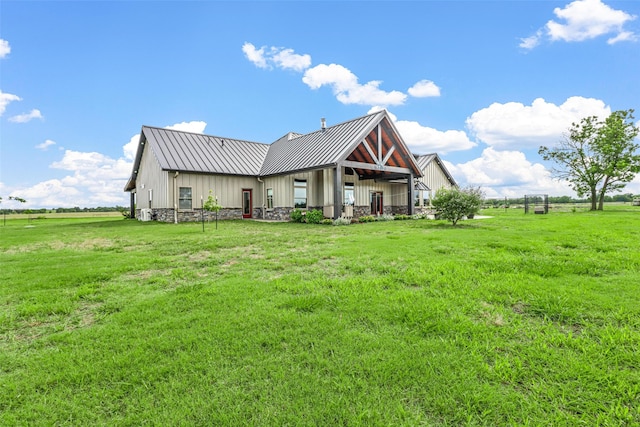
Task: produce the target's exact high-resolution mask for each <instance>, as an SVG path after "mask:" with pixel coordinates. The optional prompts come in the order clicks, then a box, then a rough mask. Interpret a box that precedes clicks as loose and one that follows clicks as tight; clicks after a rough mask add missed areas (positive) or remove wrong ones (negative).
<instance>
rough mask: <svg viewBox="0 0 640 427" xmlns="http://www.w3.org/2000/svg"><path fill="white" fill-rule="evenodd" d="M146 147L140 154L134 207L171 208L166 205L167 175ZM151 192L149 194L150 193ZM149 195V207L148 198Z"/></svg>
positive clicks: (167, 191) (168, 188) (168, 187)
mask: <svg viewBox="0 0 640 427" xmlns="http://www.w3.org/2000/svg"><path fill="white" fill-rule="evenodd" d="M149 148H150V147H149V146H147V147H146V148H145V150H144V151H143V152H142V158H141V159H140V165H139V167H138V171H139V174H138V176H137V178H136V207H137V208H138V209H143V208H149V207H151V208H165V207H173V202H171V203H172V204H171V206H169V205H168V203H169V202H170V199H169V196H170V194H169V193H170V191H171V187H170V186H169V181H168V180H167V173H166V172H165V171H163V170H162V169H161V168H160V165H159V164H158V161H157V160H156V158H155V156H154V154H153V152H152V151H151V150H150V149H149ZM150 192H151V193H150ZM150 195H151V206H150V205H149V196H150Z"/></svg>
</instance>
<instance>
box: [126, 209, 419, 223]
mask: <svg viewBox="0 0 640 427" xmlns="http://www.w3.org/2000/svg"><path fill="white" fill-rule="evenodd" d="M293 210H294V208H286V207H278V208H273V209H269V210H266V209H265V210H264V218H263V216H262V208H254V209H253V212H252V214H253V217H252V219H266V220H270V221H289V220H290V219H291V212H292V211H293ZM312 210H320V211H322V207H310V208H309V209H307V211H312ZM425 210H426V209H425ZM407 211H408V210H407V206H385V207H384V213H385V214H388V215H397V214H405V215H406V213H407ZM415 211H416V212H415V213H420V208H416V209H415ZM135 214H136V218H138V219H140V209H136V212H135ZM366 215H371V207H370V206H354V207H353V217H354V218H360V217H361V216H366ZM215 219H216V213H215V212H209V211H204V220H205V221H215ZM218 219H219V220H226V219H243V218H242V209H240V208H222V209H220V211H219V212H218ZM151 220H152V221H159V222H170V223H171V222H174V221H175V215H174V210H173V209H168V208H165V209H162V208H156V209H152V211H151ZM198 221H202V210H201V209H192V210H187V211H180V210H179V211H178V222H198Z"/></svg>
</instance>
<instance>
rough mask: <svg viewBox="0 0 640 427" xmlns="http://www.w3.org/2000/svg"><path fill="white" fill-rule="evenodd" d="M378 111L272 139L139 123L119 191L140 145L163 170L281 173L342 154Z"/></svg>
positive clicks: (137, 162)
mask: <svg viewBox="0 0 640 427" xmlns="http://www.w3.org/2000/svg"><path fill="white" fill-rule="evenodd" d="M384 117H388V116H387V113H386V110H382V111H378V112H376V113H373V114H369V115H366V116H363V117H359V118H357V119H353V120H349V121H346V122H343V123H340V124H337V125H334V126H330V127H327V128H326V129H324V130H317V131H315V132H311V133H308V134H305V135H301V134H297V133H294V132H289V133H287V134H285V135H284V136H282V137H281V138H279V139H278V140H277V141H275V142H274V143H272V144H264V143H260V142H251V141H245V140H239V139H233V138H221V137H218V136H211V135H203V134H198V133H192V132H184V131H177V130H171V129H164V128H157V127H151V126H143V127H142V131H141V137H140V142H141V144H140V145H139V146H138V152H137V153H136V160H135V163H134V167H133V169H134V170H133V173H132V175H131V178H130V179H129V181H128V182H127V184H126V186H125V191H131V190H133V189H134V188H135V181H136V177H137V174H138V168H139V167H140V161H141V158H142V150H144V149H150V150H151V152H152V153H153V155H154V156H155V157H156V159H157V161H158V164H159V165H160V167H161V168H162V169H163V170H172V171H180V172H198V173H209V174H226V175H243V176H272V175H281V174H288V173H294V172H298V171H305V170H311V169H319V168H323V167H329V166H332V165H336V164H337V163H338V162H340V161H343V160H345V159H346V158H347V156H349V154H350V153H351V152H352V151H354V150H355V149H356V147H358V145H359V144H360V143H361V142H362V141H363V140H364V138H365V137H366V136H367V134H368V133H369V132H371V131H372V130H373V129H374V128H375V126H376V125H377V124H378V123H381V121H382V119H383V118H384ZM388 122H389V124H390V125H391V128H392V130H393V132H394V133H395V134H397V135H398V137H399V138H400V140H399V141H398V142H399V143H402V138H401V137H400V136H399V134H398V133H397V131H396V130H395V127H394V126H393V123H392V122H391V121H388ZM145 141H146V144H145V143H144V142H145ZM405 149H406V147H405ZM407 152H408V150H407ZM410 157H411V159H410V161H411V162H412V163H413V165H414V166H413V167H416V168H417V166H418V165H419V163H418V162H415V160H416V159H414V158H413V156H410ZM418 160H419V158H418ZM429 161H430V160H429ZM421 168H422V166H421Z"/></svg>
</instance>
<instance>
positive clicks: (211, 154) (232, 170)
mask: <svg viewBox="0 0 640 427" xmlns="http://www.w3.org/2000/svg"><path fill="white" fill-rule="evenodd" d="M142 133H143V134H144V137H145V138H146V140H147V144H148V145H149V147H150V148H151V150H152V152H153V154H154V155H155V156H156V158H157V159H158V163H159V164H160V167H161V168H162V169H163V170H177V171H184V172H202V173H218V174H228V175H254V176H257V175H258V174H259V173H260V167H261V166H262V163H263V162H264V158H265V157H266V155H267V152H268V151H269V145H267V144H262V143H259V142H250V141H243V140H239V139H231V138H220V137H217V136H210V135H202V134H196V133H190V132H183V131H176V130H170V129H162V128H153V127H148V126H144V127H143V128H142Z"/></svg>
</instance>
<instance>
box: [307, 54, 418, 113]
mask: <svg viewBox="0 0 640 427" xmlns="http://www.w3.org/2000/svg"><path fill="white" fill-rule="evenodd" d="M302 81H303V82H304V83H305V84H306V85H307V86H309V87H310V88H311V89H318V88H320V87H322V86H331V88H332V90H333V94H334V95H335V96H336V98H337V99H338V101H340V102H341V103H343V104H359V105H371V106H373V105H385V106H386V105H401V104H404V102H405V100H406V99H407V95H406V94H404V93H402V92H399V91H395V90H394V91H391V92H385V91H383V90H381V89H379V88H378V86H379V85H380V83H381V82H380V81H377V80H374V81H370V82H368V83H365V84H364V85H361V84H360V83H358V77H356V75H355V74H353V73H352V72H351V71H350V70H348V69H347V68H345V67H343V66H342V65H338V64H329V65H326V64H320V65H318V66H315V67H313V68H309V69H308V70H307V71H306V72H305V73H304V77H303V78H302Z"/></svg>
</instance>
